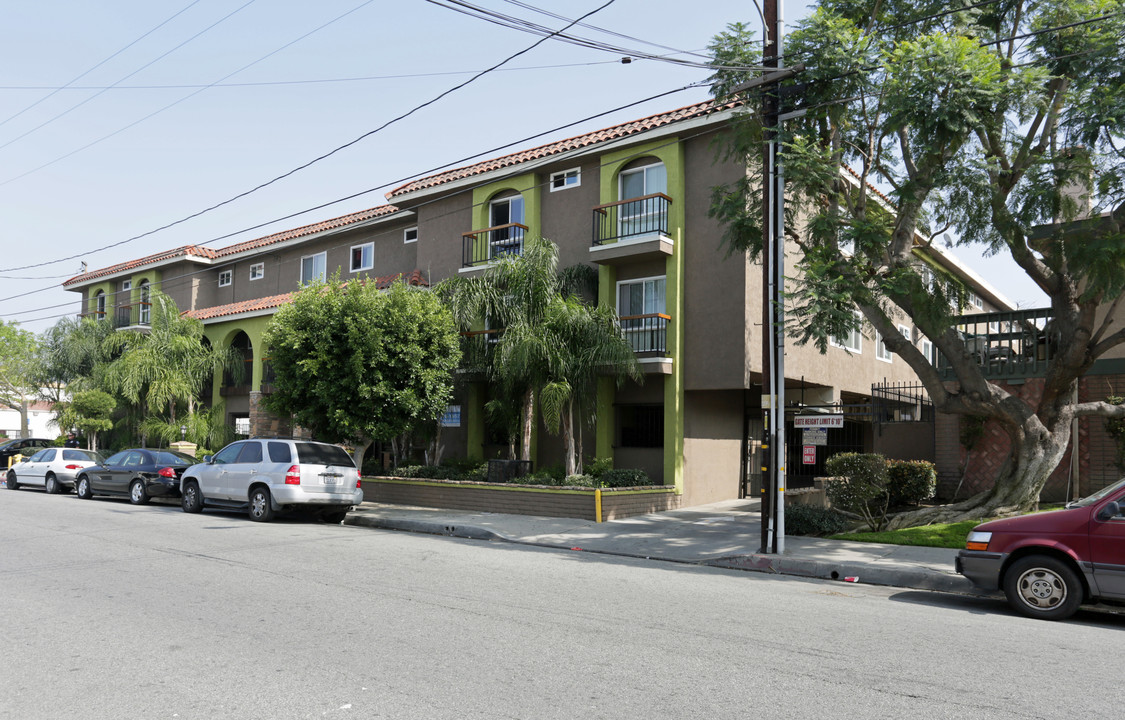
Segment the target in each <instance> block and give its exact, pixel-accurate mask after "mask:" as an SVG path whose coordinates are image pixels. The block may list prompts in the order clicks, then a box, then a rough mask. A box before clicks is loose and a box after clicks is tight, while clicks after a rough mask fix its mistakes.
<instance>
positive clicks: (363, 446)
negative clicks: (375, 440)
mask: <svg viewBox="0 0 1125 720" xmlns="http://www.w3.org/2000/svg"><path fill="white" fill-rule="evenodd" d="M369 447H371V440H369V439H368V438H364V439H363V440H362V441H360V442H358V443H356V446H355V449H354V450H352V462H354V463H355V469H356V470H358V471H359V473H360V474H361V475H362V474H363V456H364V455H366V454H367V449H368V448H369Z"/></svg>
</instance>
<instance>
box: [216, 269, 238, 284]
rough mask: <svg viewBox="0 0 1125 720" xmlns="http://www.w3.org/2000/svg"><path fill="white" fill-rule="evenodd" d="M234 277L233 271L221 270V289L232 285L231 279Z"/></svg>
mask: <svg viewBox="0 0 1125 720" xmlns="http://www.w3.org/2000/svg"><path fill="white" fill-rule="evenodd" d="M233 276H234V271H233V270H221V271H220V272H219V287H226V286H227V285H230V283H231V278H232V277H233Z"/></svg>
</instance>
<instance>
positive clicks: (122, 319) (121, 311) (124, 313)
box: [113, 305, 133, 328]
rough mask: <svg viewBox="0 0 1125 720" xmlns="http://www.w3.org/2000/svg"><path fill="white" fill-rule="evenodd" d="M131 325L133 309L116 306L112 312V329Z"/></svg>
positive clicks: (127, 306)
mask: <svg viewBox="0 0 1125 720" xmlns="http://www.w3.org/2000/svg"><path fill="white" fill-rule="evenodd" d="M132 324H133V308H132V306H130V305H118V306H117V307H116V308H115V309H114V311H113V327H115V328H123V327H129V326H130V325H132Z"/></svg>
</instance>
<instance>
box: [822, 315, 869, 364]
mask: <svg viewBox="0 0 1125 720" xmlns="http://www.w3.org/2000/svg"><path fill="white" fill-rule="evenodd" d="M855 315H856V317H860V315H859V313H858V312H856V313H855ZM862 323H863V319H862V318H860V327H858V328H856V329H855V330H852V332H851V334H850V335H849V336H848V337H846V338H844V339H843V342H841V339H840V338H837V337H831V338H828V344H829V345H831V346H832V347H838V348H842V349H844V350H847V351H849V352H851V353H854V354H856V355H862V354H863V326H862ZM852 340H854V341H855V346H854V347H853V346H852V345H849V344H848V343H850V342H851V341H852Z"/></svg>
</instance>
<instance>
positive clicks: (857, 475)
mask: <svg viewBox="0 0 1125 720" xmlns="http://www.w3.org/2000/svg"><path fill="white" fill-rule="evenodd" d="M824 467H825V470H826V471H827V472H828V474H829V475H830V476H831V477H830V478H829V481H828V484H827V491H828V499H829V500H830V501H832V504H833V505H834V506H835V507H838V508H840V509H841V510H845V511H847V512H852V513H856V514H857V515H860V516H862V517H863V519H864V521H865V522H866V523H867V526H868V527H869V528H871V530H872V531H875V532H878V531H880V530H882V529H883V527H884V526H885V525H886V524H887V509H888V508H889V507H890V502H891V495H890V491H889V489H888V487H887V485H888V483H889V478H888V475H887V461H886V459H885V458H884V457H883V456H882V455H878V454H875V453H839V454H837V455H833V456H832V457H830V458H828V461H827V462H826V463H825V465H824Z"/></svg>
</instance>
